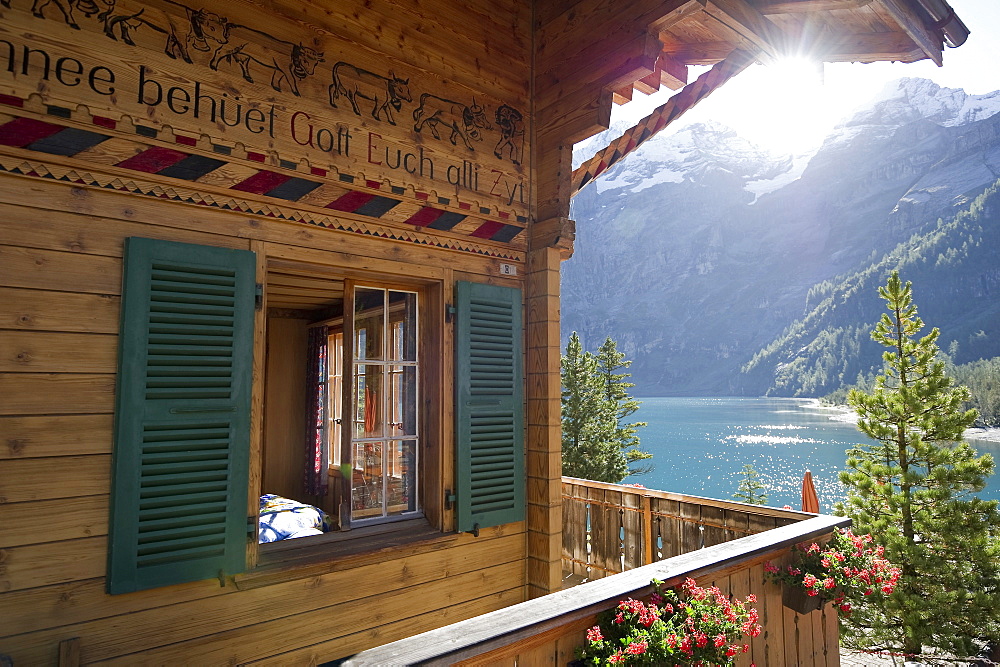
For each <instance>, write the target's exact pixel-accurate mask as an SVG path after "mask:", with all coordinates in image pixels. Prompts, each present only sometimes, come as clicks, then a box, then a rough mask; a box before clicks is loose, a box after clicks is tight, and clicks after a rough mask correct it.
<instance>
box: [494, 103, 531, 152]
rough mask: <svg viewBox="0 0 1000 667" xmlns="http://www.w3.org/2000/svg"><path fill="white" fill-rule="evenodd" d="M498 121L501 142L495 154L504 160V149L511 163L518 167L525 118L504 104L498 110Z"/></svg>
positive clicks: (498, 143) (495, 149)
mask: <svg viewBox="0 0 1000 667" xmlns="http://www.w3.org/2000/svg"><path fill="white" fill-rule="evenodd" d="M496 121H497V127H499V128H500V141H498V142H497V145H496V147H495V148H494V149H493V154H494V155H496V156H497V157H498V158H500V159H501V160H502V159H503V154H504V149H506V150H507V152H508V153H509V155H510V161H511V162H513V163H514V164H517V165H519V164H521V142H522V141H523V139H524V116H523V115H522V114H521V112H520V111H518V110H517V109H515V108H514V107H512V106H510V105H509V104H502V105H500V106H499V107H498V108H497V113H496Z"/></svg>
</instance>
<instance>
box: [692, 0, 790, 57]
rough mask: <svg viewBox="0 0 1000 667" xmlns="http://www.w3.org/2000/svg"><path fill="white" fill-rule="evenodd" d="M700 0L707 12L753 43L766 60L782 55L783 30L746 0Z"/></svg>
mask: <svg viewBox="0 0 1000 667" xmlns="http://www.w3.org/2000/svg"><path fill="white" fill-rule="evenodd" d="M699 1H700V2H702V3H704V6H705V13H706V14H708V15H709V16H711V17H712V18H713V19H715V20H716V21H718V22H719V23H721V24H722V25H724V26H726V27H727V28H729V29H730V30H732V31H733V32H735V33H736V34H738V35H739V36H740V37H742V38H743V39H745V40H747V41H748V42H749V43H750V44H753V46H754V47H755V48H756V49H757V50H758V52H759V54H760V55H761V56H763V57H764V59H765V60H767V59H773V58H776V57H778V56H779V55H780V51H781V48H780V47H781V44H782V41H783V40H782V38H781V37H782V36H781V32H780V31H779V30H778V28H777V26H775V25H774V24H773V23H771V22H770V21H769V20H767V18H765V16H764V15H763V14H761V13H760V12H758V11H757V10H756V9H754V8H753V7H752V6H751V5H750V4H748V3H747V2H746V0H699Z"/></svg>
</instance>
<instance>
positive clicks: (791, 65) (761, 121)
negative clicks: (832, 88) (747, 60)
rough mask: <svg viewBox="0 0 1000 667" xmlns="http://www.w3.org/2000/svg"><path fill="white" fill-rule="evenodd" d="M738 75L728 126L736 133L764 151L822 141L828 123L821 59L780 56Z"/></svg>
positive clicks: (800, 147) (793, 149)
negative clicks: (735, 103)
mask: <svg viewBox="0 0 1000 667" xmlns="http://www.w3.org/2000/svg"><path fill="white" fill-rule="evenodd" d="M744 77H745V78H744V79H743V80H742V81H738V80H736V81H733V83H734V84H735V83H737V82H738V83H739V84H740V85H738V86H733V88H734V89H733V90H732V91H731V92H732V93H733V94H735V95H738V97H739V100H740V102H739V104H738V108H739V109H740V111H739V112H738V114H736V115H735V117H734V125H735V124H738V127H737V128H736V129H737V130H738V131H739V132H740V133H741V134H743V135H744V136H746V137H747V138H748V139H750V140H751V141H753V142H754V143H757V144H759V145H760V146H761V147H762V148H765V149H767V150H770V151H774V152H781V153H793V154H794V153H801V152H803V151H805V150H808V149H809V148H811V147H812V146H814V145H815V144H816V143H818V142H819V141H820V140H822V138H823V136H824V135H825V134H826V132H827V131H828V130H829V128H830V126H831V125H832V119H831V118H830V109H829V106H830V105H828V104H827V103H826V99H827V93H826V90H825V89H824V86H823V64H822V63H819V62H816V61H813V60H810V59H807V58H803V57H784V58H779V59H778V60H775V61H774V62H771V63H768V64H767V65H763V66H756V67H753V68H751V69H749V70H748V71H747V72H744Z"/></svg>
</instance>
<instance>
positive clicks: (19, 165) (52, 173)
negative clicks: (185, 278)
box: [0, 153, 525, 262]
mask: <svg viewBox="0 0 1000 667" xmlns="http://www.w3.org/2000/svg"><path fill="white" fill-rule="evenodd" d="M0 172H7V173H11V174H18V175H22V176H28V177H31V178H39V179H48V180H55V181H63V182H68V183H76V184H78V185H84V186H93V187H100V188H104V189H108V190H116V191H119V192H128V193H132V194H136V195H143V196H147V197H155V198H157V199H161V200H162V199H166V200H170V201H176V202H182V203H187V204H194V205H198V206H208V207H212V208H217V209H220V210H226V211H239V212H242V213H249V214H254V215H261V216H266V217H269V218H275V219H278V220H285V221H289V222H298V223H303V224H307V225H314V226H317V227H325V228H327V229H332V230H337V231H343V232H352V233H356V234H363V235H365V236H375V237H379V238H384V239H390V240H395V241H405V242H409V243H415V244H418V245H426V246H431V247H436V248H442V249H448V250H457V251H461V252H468V253H472V254H476V255H482V256H486V257H495V258H497V259H506V260H511V261H514V262H523V261H525V255H524V253H523V252H521V251H518V250H514V249H512V248H511V249H506V250H505V249H502V248H497V247H495V246H482V245H479V244H478V243H474V242H470V241H464V240H462V239H458V238H450V239H447V238H440V237H436V236H429V235H426V234H421V233H420V232H419V231H418V230H417V229H416V228H415V229H414V230H412V231H409V232H407V231H404V230H398V229H391V228H388V227H382V226H372V225H368V224H365V223H361V222H359V221H354V220H345V219H340V218H336V217H328V216H323V215H318V214H316V213H314V212H312V211H308V210H302V209H294V210H293V209H285V208H282V207H280V206H272V205H269V204H262V203H260V202H254V201H248V200H243V199H235V198H230V199H225V198H218V195H212V194H207V193H200V192H197V191H194V190H187V189H181V188H176V187H164V186H163V185H162V184H155V183H150V182H141V181H135V180H131V179H123V178H121V177H118V176H112V175H109V174H101V173H97V174H95V173H93V172H89V171H80V170H76V169H72V168H70V167H65V166H62V165H52V164H43V163H31V162H27V161H25V160H23V159H22V158H16V157H13V156H10V155H3V154H2V153H0ZM234 194H238V193H235V192H234Z"/></svg>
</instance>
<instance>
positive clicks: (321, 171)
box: [309, 167, 326, 176]
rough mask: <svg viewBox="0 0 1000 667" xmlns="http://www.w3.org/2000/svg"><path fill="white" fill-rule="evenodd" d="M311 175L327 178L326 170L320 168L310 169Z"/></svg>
mask: <svg viewBox="0 0 1000 667" xmlns="http://www.w3.org/2000/svg"><path fill="white" fill-rule="evenodd" d="M309 173H311V174H312V175H313V176H326V169H320V168H319V167H309Z"/></svg>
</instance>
